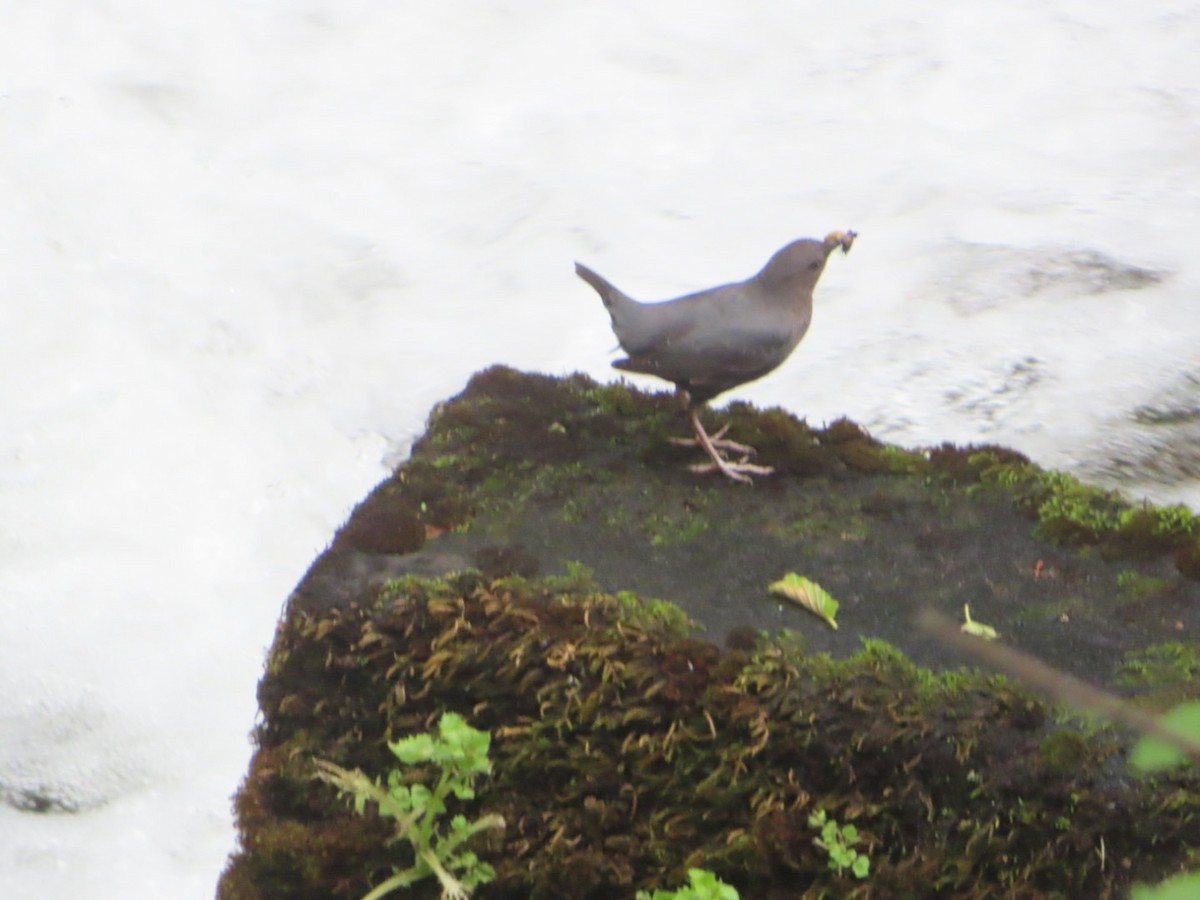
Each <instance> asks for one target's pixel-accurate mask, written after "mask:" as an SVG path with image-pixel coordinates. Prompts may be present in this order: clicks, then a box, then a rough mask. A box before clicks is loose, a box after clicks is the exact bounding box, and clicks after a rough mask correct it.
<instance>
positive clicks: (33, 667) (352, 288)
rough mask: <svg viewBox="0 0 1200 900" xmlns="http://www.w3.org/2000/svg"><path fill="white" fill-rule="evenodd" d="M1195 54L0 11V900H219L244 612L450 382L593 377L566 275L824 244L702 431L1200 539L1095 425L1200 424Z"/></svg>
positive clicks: (694, 23)
mask: <svg viewBox="0 0 1200 900" xmlns="http://www.w3.org/2000/svg"><path fill="white" fill-rule="evenodd" d="M1198 37H1200V8H1198V7H1197V6H1196V4H1194V3H1191V2H1170V0H1152V2H1148V3H1143V4H1140V5H1136V4H1115V3H1093V2H1073V0H1050V2H1044V0H1043V2H1038V3H1032V2H1014V0H981V2H978V3H973V4H969V5H960V6H955V7H949V6H947V5H946V4H943V3H935V2H932V0H918V2H916V3H915V4H914V3H908V4H903V5H902V6H898V5H897V4H894V3H886V2H868V3H863V4H857V5H850V6H847V5H845V4H842V5H840V6H839V5H837V4H796V3H793V4H784V3H778V2H766V0H759V2H745V0H742V2H733V0H707V2H695V0H691V2H684V0H669V2H663V3H658V4H652V5H647V4H641V3H636V2H631V0H614V2H609V3H605V4H582V3H570V2H567V3H563V2H538V0H528V2H525V3H522V4H508V3H501V2H492V3H488V2H482V0H479V2H465V0H458V2H455V0H437V2H433V0H425V2H409V3H403V4H401V3H383V2H372V0H337V2H334V0H299V2H297V0H251V2H243V3H229V2H225V0H205V2H199V0H175V2H172V3H145V2H142V0H91V2H85V3H68V2H64V0H7V2H6V3H5V4H4V6H3V8H2V9H0V148H2V149H0V510H2V511H3V515H2V516H0V622H2V623H3V624H2V626H0V800H2V801H5V802H2V803H0V897H4V898H48V897H57V896H79V897H89V898H122V900H129V898H142V897H145V898H160V897H172V898H200V897H209V896H211V895H212V893H213V889H214V886H215V882H216V879H217V876H218V873H219V872H220V870H221V868H222V866H223V863H224V860H225V857H226V855H227V854H228V853H229V852H230V851H231V850H232V849H233V841H234V833H233V828H232V819H231V816H230V813H229V797H230V795H231V794H232V793H233V791H234V790H235V788H236V787H237V784H238V782H239V780H240V778H241V776H242V775H243V774H244V772H245V769H246V765H247V762H248V759H249V754H250V745H249V743H248V740H247V732H248V731H249V729H250V728H251V726H252V724H253V722H254V717H255V709H256V707H255V700H254V690H255V685H256V682H257V679H258V676H259V674H260V670H261V665H262V658H263V653H264V651H265V648H266V647H267V645H268V644H269V642H270V640H271V637H272V629H273V626H274V623H275V620H276V617H277V615H278V613H279V610H280V606H281V604H282V602H283V600H284V598H285V597H286V595H287V593H288V591H289V590H290V588H291V587H292V586H293V585H294V584H295V582H296V581H297V580H298V579H299V577H300V576H301V575H302V574H303V572H304V570H305V568H306V567H307V565H308V563H309V562H310V561H311V560H312V558H313V557H314V556H315V555H316V554H317V553H318V552H319V551H320V550H321V549H322V548H323V546H324V545H325V543H326V542H327V540H328V539H329V538H330V536H331V535H332V533H333V531H334V529H335V528H336V527H337V525H338V524H339V523H340V522H341V521H342V520H343V519H344V517H345V516H346V514H347V513H348V512H349V510H350V508H351V507H352V506H353V504H354V503H355V502H356V501H357V500H358V499H360V498H361V497H362V496H363V495H364V493H365V492H366V491H367V490H368V489H369V488H370V487H371V486H372V485H373V484H374V483H375V482H377V481H378V480H379V479H380V478H381V477H383V475H384V474H385V472H386V471H387V466H386V461H388V460H396V459H398V458H401V457H402V456H403V454H404V453H405V452H406V449H407V446H408V444H409V442H410V441H411V440H412V439H413V438H414V437H415V436H416V435H417V434H419V433H420V431H421V430H422V427H423V422H424V419H425V416H426V414H427V412H428V410H429V408H430V406H431V405H432V404H433V403H434V402H436V401H438V400H440V399H444V398H446V397H448V396H450V395H452V394H454V393H457V392H458V391H459V390H460V389H461V388H462V386H463V384H464V383H465V381H466V380H467V378H468V377H469V375H470V373H471V372H472V371H474V370H475V369H477V368H480V367H482V366H485V365H487V364H490V363H493V362H505V363H509V364H512V365H515V366H518V367H521V368H526V369H537V370H543V371H549V372H555V373H565V372H569V371H574V370H584V371H587V372H589V373H591V374H594V375H597V376H600V377H606V378H607V377H611V375H612V373H611V371H610V370H609V369H608V368H607V362H608V360H609V359H610V358H611V357H610V354H609V350H610V349H611V348H612V346H613V344H614V341H613V338H612V336H611V333H610V332H609V330H608V323H607V318H606V316H605V314H604V312H603V309H602V307H601V306H600V304H599V302H598V301H597V299H596V297H595V296H594V294H593V293H592V292H591V290H590V289H589V288H587V286H586V285H583V284H582V283H581V282H578V281H577V280H576V279H575V278H574V276H573V274H572V262H573V260H575V259H582V260H585V261H587V262H588V263H589V264H590V265H592V266H594V267H595V268H597V269H598V270H599V271H601V272H603V273H604V274H605V275H607V276H608V277H610V278H611V279H613V280H614V281H615V282H616V283H617V284H619V285H621V286H622V287H623V288H625V289H626V290H627V291H629V292H630V293H632V294H634V295H635V296H639V297H642V298H645V299H654V298H660V297H667V296H671V295H674V294H677V293H681V292H683V291H685V290H692V289H696V288H701V287H706V286H709V285H711V284H714V283H717V282H720V281H725V280H733V279H737V278H741V277H744V276H745V275H747V274H749V273H751V272H753V271H755V270H756V269H757V268H758V267H759V266H761V264H762V263H763V262H764V261H765V260H766V258H767V257H768V256H769V255H770V254H771V253H772V252H773V251H774V250H775V249H777V248H778V247H779V246H781V245H782V244H784V243H786V242H787V241H789V240H791V239H793V238H795V237H800V236H821V235H823V234H824V233H825V232H826V231H829V230H831V229H834V228H842V229H844V228H855V229H857V230H858V231H859V232H860V238H859V241H858V243H857V244H856V245H855V248H854V252H853V253H852V254H851V255H850V256H848V257H845V258H843V257H841V256H840V254H839V255H838V256H837V257H836V258H834V259H833V260H832V261H831V263H830V265H829V268H828V269H827V271H826V274H825V276H824V279H823V281H822V284H821V285H820V287H819V289H818V302H817V312H816V321H815V324H814V327H813V329H812V331H811V332H810V334H809V336H808V338H807V339H806V341H805V343H804V345H803V346H802V347H801V348H800V350H799V351H798V352H797V353H796V355H795V356H794V357H793V358H792V360H790V361H789V362H788V363H787V364H786V365H785V366H784V367H783V368H782V369H781V370H780V371H778V372H777V373H775V374H773V375H772V376H770V377H769V378H768V379H766V380H764V381H763V382H761V383H759V384H756V385H753V386H748V387H745V388H743V389H741V390H739V391H736V392H734V393H733V394H731V395H730V396H736V397H741V398H745V399H749V400H752V401H755V402H759V403H764V404H774V403H777V404H781V405H784V406H786V407H788V408H789V409H792V410H794V411H795V412H797V413H798V414H801V415H807V416H808V417H809V418H810V419H811V420H813V421H817V422H819V421H824V420H829V419H832V418H835V417H837V416H840V415H843V414H844V415H848V416H850V417H852V418H855V419H857V420H859V421H862V422H864V423H866V424H868V425H869V426H870V427H871V428H872V429H873V430H874V431H875V433H876V434H878V435H880V436H883V437H886V438H888V439H890V440H896V441H900V442H906V443H931V442H932V443H936V442H940V441H942V440H947V439H948V440H954V441H991V442H999V443H1006V444H1010V445H1013V446H1016V447H1018V448H1020V449H1022V450H1024V451H1025V452H1027V453H1029V454H1030V455H1032V456H1033V457H1034V458H1035V459H1036V460H1037V461H1039V462H1041V463H1044V464H1048V465H1056V466H1066V467H1070V468H1074V469H1075V470H1077V471H1080V472H1082V473H1083V474H1085V475H1089V474H1090V475H1093V476H1095V477H1100V478H1104V477H1109V476H1112V475H1114V474H1122V475H1123V476H1124V477H1125V478H1126V483H1127V484H1128V485H1131V486H1132V489H1133V490H1135V492H1136V493H1149V494H1150V495H1151V496H1153V497H1155V498H1156V499H1159V500H1167V501H1172V502H1174V501H1186V502H1189V503H1191V504H1192V505H1193V506H1194V507H1200V484H1198V483H1197V481H1196V480H1195V472H1196V462H1195V456H1194V455H1193V456H1191V457H1190V461H1189V457H1188V455H1187V452H1186V449H1187V446H1188V444H1187V441H1186V440H1185V438H1186V432H1185V431H1181V430H1179V429H1177V430H1176V431H1173V432H1168V433H1166V434H1167V438H1166V443H1165V444H1164V440H1163V439H1162V438H1159V437H1157V436H1156V435H1157V434H1160V433H1162V432H1155V433H1154V434H1150V433H1149V432H1147V431H1145V430H1143V429H1141V427H1140V426H1138V425H1137V423H1136V422H1135V421H1134V419H1133V418H1132V414H1133V412H1134V411H1135V410H1136V409H1137V408H1138V407H1140V406H1143V405H1148V404H1149V405H1153V406H1155V407H1156V408H1163V407H1168V408H1171V409H1179V408H1182V409H1183V410H1185V411H1187V410H1191V411H1193V412H1194V410H1195V409H1196V407H1197V405H1200V400H1198V399H1197V392H1198V388H1197V384H1196V379H1198V378H1200V359H1198V356H1200V354H1198V353H1197V351H1196V349H1195V348H1196V346H1197V339H1198V338H1200V257H1197V254H1196V236H1197V234H1198V233H1200V53H1197V52H1196V47H1197V45H1198V44H1197V38H1198ZM1081 253H1082V254H1088V253H1094V254H1104V255H1105V256H1107V257H1109V258H1111V260H1112V261H1115V264H1117V265H1119V266H1134V267H1141V268H1144V269H1149V270H1154V271H1157V272H1161V273H1162V278H1161V280H1160V281H1158V282H1157V283H1154V284H1152V285H1150V286H1148V287H1145V288H1143V289H1141V290H1108V291H1099V292H1097V291H1096V290H1095V288H1096V287H1097V285H1098V284H1101V285H1102V284H1104V283H1106V282H1104V281H1103V279H1102V280H1101V281H1100V282H1096V281H1094V280H1089V279H1090V278H1092V277H1093V276H1092V275H1090V274H1089V273H1090V272H1092V269H1089V268H1088V266H1087V265H1082V266H1080V265H1074V266H1073V265H1072V264H1071V263H1070V262H1069V260H1070V259H1072V258H1074V259H1079V258H1081V257H1078V256H1077V257H1071V256H1070V254H1081ZM1189 376H1190V377H1189ZM1186 427H1191V428H1192V429H1195V428H1196V427H1197V426H1196V423H1195V420H1194V417H1193V420H1192V421H1191V424H1190V425H1187V424H1186V423H1185V425H1183V426H1181V428H1186ZM1181 434H1182V435H1183V437H1181ZM1192 434H1193V436H1194V435H1195V432H1194V431H1193V433H1192ZM1181 447H1182V448H1183V452H1182V454H1181V452H1180V451H1181ZM1181 455H1182V458H1183V462H1182V463H1180V462H1178V459H1179V457H1180V456H1181ZM32 797H41V798H55V799H56V800H57V801H58V802H59V804H60V805H62V806H68V807H73V808H78V810H79V811H77V812H74V813H67V812H62V811H50V812H44V813H36V812H31V811H27V810H23V809H21V808H20V807H21V806H22V805H23V803H27V802H30V801H29V798H32ZM22 798H25V800H22Z"/></svg>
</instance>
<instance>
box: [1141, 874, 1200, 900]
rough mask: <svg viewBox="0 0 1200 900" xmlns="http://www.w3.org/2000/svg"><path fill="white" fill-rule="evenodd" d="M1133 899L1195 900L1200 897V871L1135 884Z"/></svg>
mask: <svg viewBox="0 0 1200 900" xmlns="http://www.w3.org/2000/svg"><path fill="white" fill-rule="evenodd" d="M1130 897H1131V898H1132V900H1195V898H1196V897H1200V872H1185V873H1184V874H1182V875H1176V876H1175V877H1174V878H1168V879H1167V880H1166V881H1160V882H1159V883H1158V884H1135V885H1134V886H1133V890H1132V892H1131V893H1130Z"/></svg>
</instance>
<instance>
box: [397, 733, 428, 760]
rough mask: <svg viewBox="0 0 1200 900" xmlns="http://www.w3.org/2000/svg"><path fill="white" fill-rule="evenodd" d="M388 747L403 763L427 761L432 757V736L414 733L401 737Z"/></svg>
mask: <svg viewBox="0 0 1200 900" xmlns="http://www.w3.org/2000/svg"><path fill="white" fill-rule="evenodd" d="M388 748H389V749H390V750H391V751H392V753H393V754H394V755H395V757H396V759H398V760H400V762H402V763H404V764H405V765H409V766H411V765H413V764H414V763H420V762H428V761H429V760H431V759H433V738H432V737H430V736H429V735H428V734H414V735H413V736H412V737H406V738H401V739H400V740H398V741H396V742H395V743H394V744H388Z"/></svg>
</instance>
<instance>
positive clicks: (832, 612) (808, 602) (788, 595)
mask: <svg viewBox="0 0 1200 900" xmlns="http://www.w3.org/2000/svg"><path fill="white" fill-rule="evenodd" d="M767 590H769V591H770V592H771V593H772V594H775V595H776V596H778V597H783V598H784V599H786V600H791V601H792V602H793V603H798V604H799V605H800V606H803V607H804V608H805V609H807V610H808V611H809V612H812V613H814V614H816V615H818V616H820V617H821V618H822V619H824V620H825V621H826V622H828V623H829V627H830V628H832V629H833V630H834V631H836V630H837V627H838V626H837V622H836V621H835V618H834V617H835V616H837V611H838V602H837V601H836V600H834V599H833V597H831V596H829V593H828V592H827V591H826V590H825V589H824V588H823V587H821V586H820V585H819V584H817V583H816V582H815V581H809V580H808V579H807V578H803V577H801V576H800V575H797V574H796V573H795V572H788V573H787V574H786V575H784V576H783V578H781V579H780V580H779V581H776V582H775V583H774V584H772V585H770V587H768V588H767Z"/></svg>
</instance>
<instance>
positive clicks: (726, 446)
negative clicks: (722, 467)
mask: <svg viewBox="0 0 1200 900" xmlns="http://www.w3.org/2000/svg"><path fill="white" fill-rule="evenodd" d="M728 431H729V423H728V422H727V423H725V425H723V426H722V427H721V430H720V431H718V432H717V433H716V434H714V435H713V436H712V437H710V438H709V439H708V442H709V444H710V445H711V446H712V448H713V449H714V450H724V451H725V452H726V453H738V454H741V456H742V462H745V461H746V460H747V459H749V458H750V457H752V456H755V455H757V453H758V451H757V450H755V449H754V448H753V447H751V446H750V445H749V444H739V443H738V442H737V441H727V440H725V439H724V438H725V434H726V432H728ZM668 442H669V443H670V444H671V446H673V447H700V448H701V449H704V445H703V444H702V443H700V441H699V440H697V439H696V438H694V437H690V438H687V437H676V438H669V439H668Z"/></svg>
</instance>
